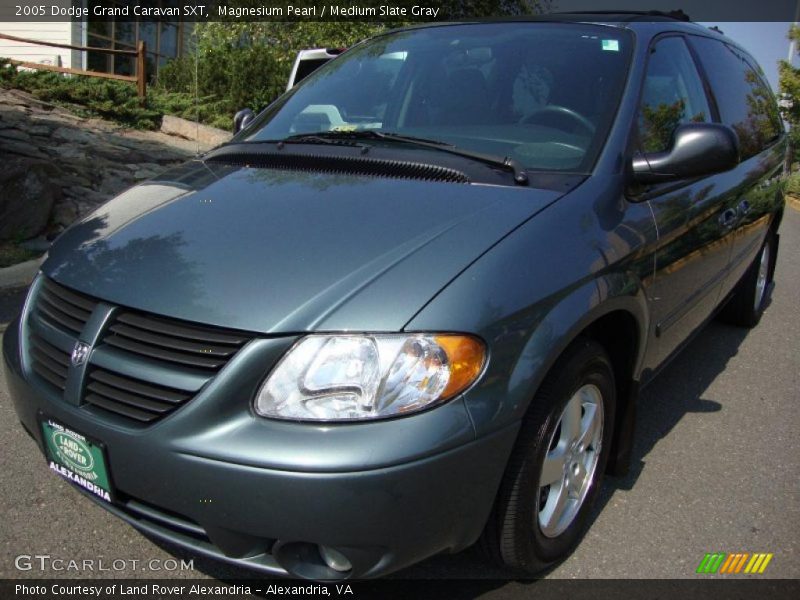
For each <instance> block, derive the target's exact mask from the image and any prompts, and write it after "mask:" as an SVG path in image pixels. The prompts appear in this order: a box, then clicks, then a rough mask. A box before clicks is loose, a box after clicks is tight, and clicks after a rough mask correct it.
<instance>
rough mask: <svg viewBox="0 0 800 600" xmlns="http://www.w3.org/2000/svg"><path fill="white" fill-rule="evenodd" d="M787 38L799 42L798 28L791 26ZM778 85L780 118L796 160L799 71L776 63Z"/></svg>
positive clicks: (799, 138)
mask: <svg viewBox="0 0 800 600" xmlns="http://www.w3.org/2000/svg"><path fill="white" fill-rule="evenodd" d="M787 37H788V38H789V39H790V40H794V41H795V42H800V28H799V27H797V26H792V27H791V29H789V34H788V35H787ZM778 84H779V87H780V92H781V97H782V99H783V100H784V102H781V116H782V117H783V118H784V120H785V121H786V122H787V123H789V127H790V129H789V144H790V145H791V148H793V149H794V160H795V161H796V160H798V158H800V157H798V156H797V153H798V151H800V69H797V68H795V67H793V66H792V65H791V63H789V62H787V61H785V60H781V61H779V62H778Z"/></svg>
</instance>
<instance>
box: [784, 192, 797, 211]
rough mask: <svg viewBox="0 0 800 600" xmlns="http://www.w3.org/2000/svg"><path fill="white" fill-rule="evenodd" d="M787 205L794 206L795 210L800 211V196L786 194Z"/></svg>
mask: <svg viewBox="0 0 800 600" xmlns="http://www.w3.org/2000/svg"><path fill="white" fill-rule="evenodd" d="M785 198H786V205H787V206H788V207H789V208H793V209H794V210H796V211H798V212H800V198H796V197H795V196H790V195H789V194H786V196H785Z"/></svg>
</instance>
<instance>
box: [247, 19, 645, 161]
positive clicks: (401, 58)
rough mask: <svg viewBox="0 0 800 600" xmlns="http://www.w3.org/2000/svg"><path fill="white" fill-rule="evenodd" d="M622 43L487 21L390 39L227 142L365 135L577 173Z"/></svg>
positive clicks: (617, 74)
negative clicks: (349, 133)
mask: <svg viewBox="0 0 800 600" xmlns="http://www.w3.org/2000/svg"><path fill="white" fill-rule="evenodd" d="M631 44H632V40H631V38H630V36H629V34H628V33H627V32H626V31H624V30H621V29H619V28H615V27H607V26H600V25H584V24H565V23H491V24H472V25H454V26H444V27H430V28H424V29H416V30H410V31H400V32H397V33H392V34H388V35H384V36H380V37H377V38H375V39H373V40H371V41H369V42H367V43H365V44H361V45H359V46H356V47H355V48H353V49H352V50H350V51H348V52H346V53H345V54H343V55H342V56H341V57H339V58H337V59H336V60H334V61H331V62H330V63H328V64H327V65H325V66H324V67H322V68H320V69H319V70H318V71H316V72H315V73H313V74H312V75H310V76H309V77H308V78H307V79H306V80H305V81H304V82H303V83H302V84H301V85H299V86H298V87H296V88H294V89H293V90H291V91H290V92H288V93H287V94H285V95H284V96H283V97H281V98H280V99H279V100H278V101H277V102H275V103H274V104H272V105H271V106H270V107H269V108H268V109H267V110H266V111H264V113H262V114H261V115H260V116H259V117H258V118H257V120H256V122H255V123H253V125H252V126H251V127H249V128H248V129H247V130H245V131H244V132H242V134H241V136H239V137H238V138H237V141H266V140H280V139H284V138H287V137H289V136H297V135H300V134H306V133H320V132H331V131H333V132H344V131H362V130H372V131H379V132H386V133H395V134H402V135H405V136H414V137H418V138H424V139H428V140H436V141H441V142H445V143H448V144H452V145H454V146H456V147H458V148H463V149H466V150H470V151H474V152H483V153H487V154H491V155H496V156H506V157H508V158H511V159H514V160H515V161H517V162H518V163H519V164H521V165H523V166H524V167H525V168H527V169H533V170H548V171H572V172H575V171H578V172H581V171H588V170H590V169H591V167H592V165H593V164H594V160H595V158H596V156H597V154H598V153H599V151H600V149H601V148H602V144H603V141H604V140H605V138H606V134H607V132H608V129H609V128H610V126H611V122H612V120H613V118H614V115H615V114H616V108H617V104H618V102H619V98H620V95H621V93H622V88H623V85H624V82H625V77H626V74H627V70H628V63H629V57H630V53H631V48H630V47H631Z"/></svg>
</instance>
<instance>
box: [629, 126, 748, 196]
mask: <svg viewBox="0 0 800 600" xmlns="http://www.w3.org/2000/svg"><path fill="white" fill-rule="evenodd" d="M738 164H739V136H737V135H736V132H735V131H734V130H733V129H731V128H730V127H728V126H727V125H721V124H719V123H687V124H686V125H680V126H678V127H677V128H676V129H675V134H674V135H673V138H672V146H671V147H670V149H669V150H667V151H666V152H652V153H649V154H644V155H642V154H639V155H637V156H635V157H634V159H633V162H632V164H631V168H632V171H633V177H634V179H635V180H636V181H637V182H639V183H645V184H649V183H660V182H663V181H672V180H675V179H684V178H688V177H700V176H703V175H713V174H714V173H722V172H723V171H727V170H729V169H732V168H733V167H735V166H736V165H738Z"/></svg>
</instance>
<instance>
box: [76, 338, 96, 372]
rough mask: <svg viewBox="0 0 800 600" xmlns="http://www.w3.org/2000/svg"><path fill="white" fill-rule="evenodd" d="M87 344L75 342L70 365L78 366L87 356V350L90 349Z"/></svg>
mask: <svg viewBox="0 0 800 600" xmlns="http://www.w3.org/2000/svg"><path fill="white" fill-rule="evenodd" d="M91 349H92V348H91V346H89V344H84V343H83V342H76V343H75V347H74V348H73V349H72V366H73V367H80V366H81V365H82V364H83V363H85V362H86V359H87V358H89V351H90V350H91Z"/></svg>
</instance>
